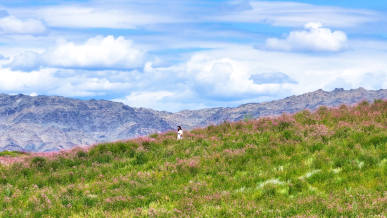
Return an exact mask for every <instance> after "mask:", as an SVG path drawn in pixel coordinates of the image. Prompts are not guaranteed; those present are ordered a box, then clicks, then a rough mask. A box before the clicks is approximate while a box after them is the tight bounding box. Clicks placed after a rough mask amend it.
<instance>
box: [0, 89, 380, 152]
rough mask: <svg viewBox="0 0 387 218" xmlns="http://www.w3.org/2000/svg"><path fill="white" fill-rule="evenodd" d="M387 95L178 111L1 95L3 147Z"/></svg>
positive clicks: (87, 140) (335, 94)
mask: <svg viewBox="0 0 387 218" xmlns="http://www.w3.org/2000/svg"><path fill="white" fill-rule="evenodd" d="M375 99H387V89H380V90H366V89H364V88H358V89H351V90H344V89H335V90H333V91H331V92H329V91H324V90H322V89H319V90H317V91H314V92H309V93H305V94H302V95H293V96H289V97H286V98H284V99H280V100H273V101H269V102H262V103H247V104H242V105H240V106H238V107H217V108H205V109H199V110H183V111H179V112H176V113H172V112H166V111H157V110H153V109H148V108H134V107H130V106H128V105H125V104H123V103H119V102H112V101H107V100H94V99H92V100H79V99H72V98H65V97H61V96H34V97H32V96H27V95H22V94H19V95H6V94H0V131H1V134H0V151H2V150H18V151H34V152H41V151H55V150H60V149H70V148H72V147H74V146H83V145H91V144H95V143H101V142H108V141H116V140H124V139H129V138H134V137H138V136H145V135H149V134H151V133H159V132H165V131H169V130H172V129H175V127H176V126H177V125H181V126H183V128H185V129H193V128H196V127H203V126H208V125H212V124H218V123H221V122H224V121H238V120H242V119H245V118H258V117H263V116H275V115H280V114H282V113H295V112H297V111H300V110H304V109H309V110H314V109H316V108H318V107H319V106H330V107H332V106H333V107H334V106H339V105H341V104H347V105H349V104H354V103H358V102H360V101H362V100H366V101H372V100H375Z"/></svg>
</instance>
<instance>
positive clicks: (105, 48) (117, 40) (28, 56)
mask: <svg viewBox="0 0 387 218" xmlns="http://www.w3.org/2000/svg"><path fill="white" fill-rule="evenodd" d="M144 55H145V51H143V50H142V49H140V48H137V47H136V46H135V45H134V44H133V42H132V41H131V40H128V39H126V38H124V37H122V36H120V37H114V36H106V37H102V36H97V37H94V38H90V39H88V40H87V41H86V42H84V43H80V44H76V43H74V42H67V41H65V42H60V43H59V44H58V45H56V46H55V47H54V48H51V49H48V50H47V51H45V52H43V53H42V54H38V53H36V52H23V53H21V54H18V55H16V56H15V57H13V59H12V61H11V62H10V64H9V65H8V66H9V67H11V68H12V69H16V70H17V69H19V70H26V71H31V70H35V69H38V68H39V67H40V66H44V67H59V68H81V69H130V68H137V67H142V65H143V61H144Z"/></svg>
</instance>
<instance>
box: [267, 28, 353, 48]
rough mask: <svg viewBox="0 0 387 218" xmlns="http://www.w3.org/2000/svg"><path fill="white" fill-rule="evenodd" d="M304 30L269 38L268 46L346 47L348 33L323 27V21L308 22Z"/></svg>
mask: <svg viewBox="0 0 387 218" xmlns="http://www.w3.org/2000/svg"><path fill="white" fill-rule="evenodd" d="M305 29H306V30H303V31H292V32H290V33H289V35H288V36H287V37H286V38H285V39H277V38H269V39H267V40H266V46H267V47H269V48H271V49H278V50H286V51H290V50H302V51H339V50H342V49H343V48H345V47H346V44H347V35H346V34H345V33H344V32H342V31H331V30H330V29H328V28H323V27H322V24H321V23H307V24H306V25H305Z"/></svg>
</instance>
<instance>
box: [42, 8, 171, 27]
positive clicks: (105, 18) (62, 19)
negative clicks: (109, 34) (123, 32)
mask: <svg viewBox="0 0 387 218" xmlns="http://www.w3.org/2000/svg"><path fill="white" fill-rule="evenodd" d="M35 16H37V17H40V18H41V19H43V20H44V21H45V22H46V23H47V25H48V26H54V27H73V28H86V27H87V28H123V29H126V28H129V29H133V28H136V27H137V26H139V25H146V24H155V23H166V22H171V21H172V18H170V15H167V14H166V15H161V14H159V13H157V12H153V13H150V12H145V11H141V10H135V9H133V8H128V7H127V6H126V5H119V6H118V7H115V8H112V5H111V4H110V3H109V5H104V7H102V8H98V7H93V6H76V5H74V6H54V7H45V8H41V9H40V10H37V11H36V15H35Z"/></svg>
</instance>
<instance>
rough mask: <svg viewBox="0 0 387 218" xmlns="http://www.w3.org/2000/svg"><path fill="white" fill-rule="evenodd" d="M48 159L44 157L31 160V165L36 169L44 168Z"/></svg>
mask: <svg viewBox="0 0 387 218" xmlns="http://www.w3.org/2000/svg"><path fill="white" fill-rule="evenodd" d="M46 162H47V161H46V159H45V158H43V157H34V158H32V160H31V165H32V166H33V167H35V168H43V167H45V166H46Z"/></svg>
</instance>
